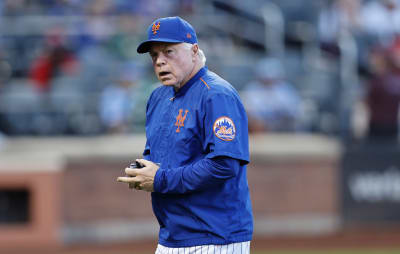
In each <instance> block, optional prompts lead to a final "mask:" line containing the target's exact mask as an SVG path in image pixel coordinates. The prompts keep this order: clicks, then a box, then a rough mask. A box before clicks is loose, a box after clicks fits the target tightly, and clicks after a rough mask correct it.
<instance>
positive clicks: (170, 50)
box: [166, 49, 174, 55]
mask: <svg viewBox="0 0 400 254" xmlns="http://www.w3.org/2000/svg"><path fill="white" fill-rule="evenodd" d="M166 53H167V55H172V53H174V51H173V50H172V49H167V50H166Z"/></svg>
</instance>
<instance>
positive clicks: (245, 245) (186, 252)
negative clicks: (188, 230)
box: [155, 241, 250, 254]
mask: <svg viewBox="0 0 400 254" xmlns="http://www.w3.org/2000/svg"><path fill="white" fill-rule="evenodd" d="M249 253H250V241H248V242H241V243H231V244H227V245H200V246H193V247H182V248H170V247H165V246H163V245H160V244H159V245H158V246H157V249H156V253H155V254H249Z"/></svg>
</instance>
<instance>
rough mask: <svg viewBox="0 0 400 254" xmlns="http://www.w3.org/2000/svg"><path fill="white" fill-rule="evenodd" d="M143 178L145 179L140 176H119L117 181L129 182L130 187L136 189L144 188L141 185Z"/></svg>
mask: <svg viewBox="0 0 400 254" xmlns="http://www.w3.org/2000/svg"><path fill="white" fill-rule="evenodd" d="M142 180H143V179H139V178H138V177H126V176H121V177H118V178H117V182H122V183H127V184H128V185H129V189H136V190H141V189H142V185H141V181H142Z"/></svg>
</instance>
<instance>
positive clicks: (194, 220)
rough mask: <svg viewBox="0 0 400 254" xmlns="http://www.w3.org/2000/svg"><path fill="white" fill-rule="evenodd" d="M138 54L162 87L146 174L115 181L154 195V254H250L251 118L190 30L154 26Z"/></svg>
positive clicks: (154, 102)
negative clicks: (149, 62)
mask: <svg viewBox="0 0 400 254" xmlns="http://www.w3.org/2000/svg"><path fill="white" fill-rule="evenodd" d="M147 33H148V40H146V41H144V42H142V43H141V44H140V45H139V46H138V48H137V52H138V53H141V54H142V53H147V52H148V53H149V55H150V57H151V60H152V63H153V67H154V72H155V74H156V76H157V78H158V79H159V81H160V82H161V83H162V86H160V87H158V88H156V89H155V90H154V91H153V93H152V94H151V96H150V98H149V101H148V104H147V110H146V119H147V120H146V137H147V141H146V147H145V149H144V153H143V156H144V159H137V163H139V164H140V165H141V166H143V167H142V168H126V169H125V173H126V174H127V176H125V177H119V178H118V181H120V182H125V183H129V185H130V187H134V188H135V189H137V190H142V191H148V192H151V197H152V205H153V211H154V214H155V216H156V218H157V220H158V222H159V224H160V232H159V242H158V247H157V250H156V254H161V253H177V254H178V253H185V254H188V253H241V254H245V253H250V241H251V239H252V233H253V216H252V210H251V202H250V195H249V188H248V184H247V175H246V165H247V164H248V163H249V145H248V129H247V116H246V112H245V110H244V108H243V105H242V102H241V100H240V98H239V95H238V93H237V91H236V90H235V89H234V88H233V87H232V86H231V85H230V84H229V83H228V82H227V81H226V80H224V79H222V78H221V77H220V76H218V75H217V74H215V73H214V72H212V71H210V70H208V68H207V67H206V66H205V62H206V58H205V56H204V53H203V51H202V50H201V49H200V48H199V45H198V43H197V36H196V32H195V30H194V29H193V27H192V26H191V25H190V24H189V23H188V22H186V21H185V20H183V19H182V18H180V17H167V18H160V19H157V20H155V21H154V22H153V23H152V24H151V25H150V26H149V28H148V30H147Z"/></svg>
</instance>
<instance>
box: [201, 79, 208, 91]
mask: <svg viewBox="0 0 400 254" xmlns="http://www.w3.org/2000/svg"><path fill="white" fill-rule="evenodd" d="M200 80H201V81H203V83H204V85H206V87H207V88H208V89H210V87H209V86H208V85H207V83H206V82H205V81H204V79H202V78H200Z"/></svg>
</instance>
